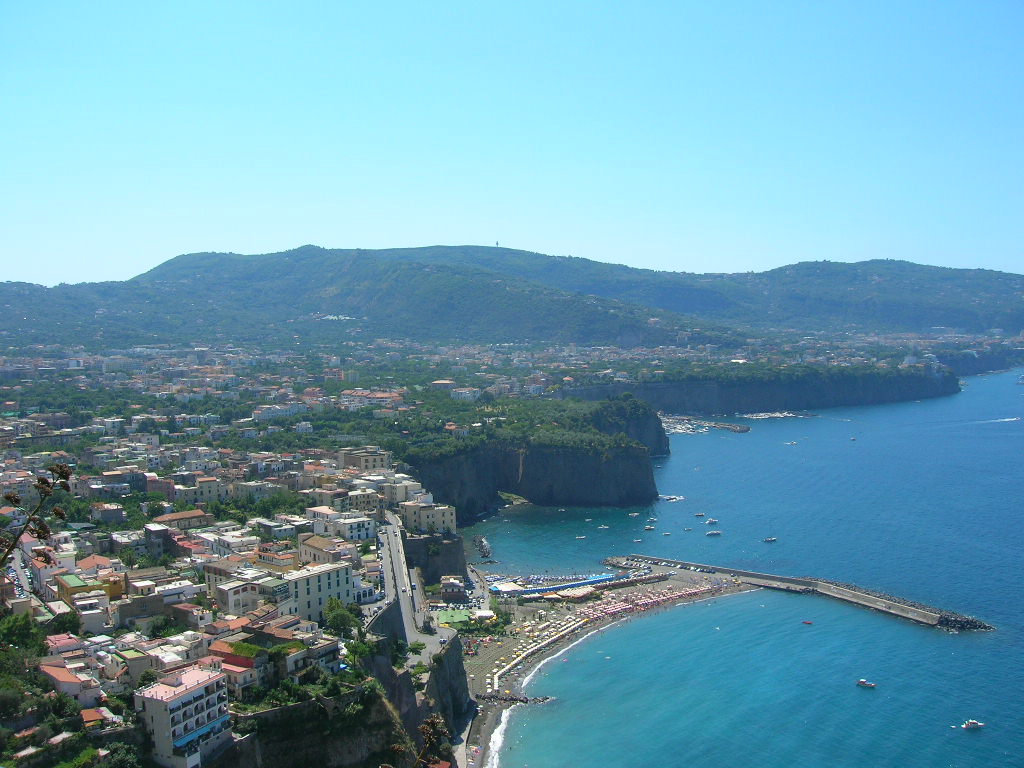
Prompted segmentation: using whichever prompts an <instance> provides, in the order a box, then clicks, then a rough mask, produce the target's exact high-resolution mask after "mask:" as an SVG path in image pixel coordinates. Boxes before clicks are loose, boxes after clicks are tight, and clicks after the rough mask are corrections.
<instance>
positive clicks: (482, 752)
mask: <svg viewBox="0 0 1024 768" xmlns="http://www.w3.org/2000/svg"><path fill="white" fill-rule="evenodd" d="M651 577H652V578H651V579H650V580H648V581H646V582H641V583H634V584H631V585H629V586H625V587H620V588H617V589H603V590H600V591H599V592H598V593H596V594H595V595H593V596H592V597H591V598H590V599H586V600H580V601H572V600H561V601H553V600H548V599H537V600H531V601H529V602H525V604H523V605H517V604H516V601H514V600H510V601H506V603H505V607H506V609H507V610H510V611H511V612H512V614H513V621H512V623H511V624H509V625H508V626H507V627H506V629H505V632H504V633H503V634H495V635H490V636H487V637H483V638H476V637H464V638H463V646H464V648H465V649H466V655H465V657H464V659H463V661H464V664H465V667H466V674H467V676H468V678H469V688H470V692H471V694H472V695H473V698H474V699H476V701H477V704H478V707H479V708H478V711H477V715H476V717H475V718H474V720H473V722H472V723H471V725H470V726H469V728H468V729H467V731H466V732H464V734H463V738H464V744H465V764H464V766H463V768H465V766H470V767H471V768H482V766H493V765H496V758H497V755H496V754H491V753H492V752H494V751H495V750H497V749H500V741H501V739H502V736H503V734H502V733H500V732H498V731H499V728H500V727H501V725H502V722H503V716H504V713H505V712H506V711H508V710H509V709H511V708H512V707H514V706H543V702H538V701H536V700H534V701H531V702H529V703H525V702H526V700H527V699H528V697H527V696H526V694H525V692H524V690H523V688H524V686H525V685H526V683H527V682H528V681H529V678H530V676H531V675H532V674H533V673H534V672H535V671H536V670H537V669H538V668H539V667H540V666H541V665H542V664H544V663H545V662H546V661H549V660H550V659H552V658H553V657H555V656H557V655H558V654H560V653H562V652H563V651H565V650H566V649H567V648H569V647H570V646H572V645H574V644H575V643H577V642H580V641H582V640H583V639H584V638H586V637H587V636H589V635H591V634H593V633H595V632H599V631H602V630H604V629H607V628H608V627H610V626H613V625H614V624H618V623H620V622H623V621H629V620H632V619H633V618H636V617H639V616H642V615H644V614H645V613H649V612H651V611H655V610H661V609H664V608H670V607H673V606H677V605H681V604H687V603H693V602H697V601H701V600H707V599H710V598H713V597H717V596H720V595H725V594H731V593H736V592H743V591H747V590H750V589H754V587H752V586H750V585H746V584H741V583H740V582H739V581H738V580H736V579H733V578H731V577H729V576H728V575H727V574H724V573H714V574H707V573H701V572H695V571H689V570H684V569H683V570H681V569H676V568H663V567H660V566H653V568H652V570H651ZM506 719H507V718H506ZM496 732H497V736H498V738H497V739H496V738H495V734H496ZM460 751H461V750H460ZM460 765H462V763H460Z"/></svg>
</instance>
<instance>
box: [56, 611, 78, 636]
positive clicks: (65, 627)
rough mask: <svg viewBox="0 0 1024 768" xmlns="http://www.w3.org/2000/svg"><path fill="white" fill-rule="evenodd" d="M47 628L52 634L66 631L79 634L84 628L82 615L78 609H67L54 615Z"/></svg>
mask: <svg viewBox="0 0 1024 768" xmlns="http://www.w3.org/2000/svg"><path fill="white" fill-rule="evenodd" d="M47 629H48V630H49V634H51V635H59V634H61V633H64V632H67V633H68V634H70V635H77V634H78V633H79V632H80V631H81V630H82V617H81V616H79V615H78V613H77V612H76V611H67V612H66V613H62V614H60V615H58V616H56V617H54V619H53V620H52V621H51V622H50V623H49V625H48V626H47Z"/></svg>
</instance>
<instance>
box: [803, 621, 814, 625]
mask: <svg viewBox="0 0 1024 768" xmlns="http://www.w3.org/2000/svg"><path fill="white" fill-rule="evenodd" d="M803 623H804V624H813V623H814V622H813V621H804V622H803Z"/></svg>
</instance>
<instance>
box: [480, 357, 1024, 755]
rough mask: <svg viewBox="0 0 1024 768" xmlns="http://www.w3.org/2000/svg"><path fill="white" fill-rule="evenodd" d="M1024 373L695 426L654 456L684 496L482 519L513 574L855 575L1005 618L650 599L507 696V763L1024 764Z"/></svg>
mask: <svg viewBox="0 0 1024 768" xmlns="http://www.w3.org/2000/svg"><path fill="white" fill-rule="evenodd" d="M1022 373H1024V370H1016V371H1011V372H1006V373H998V374H990V375H985V376H976V377H971V378H969V379H967V380H966V381H965V386H964V389H963V391H962V392H961V393H960V394H957V395H954V396H950V397H943V398H938V399H933V400H922V401H916V402H907V403H898V404H890V405H881V406H863V407H857V408H836V409H828V410H822V411H818V412H816V413H814V414H811V415H806V416H801V417H788V418H770V419H742V418H740V419H735V421H736V423H745V424H748V425H749V426H750V431H749V432H747V433H732V432H726V431H722V430H716V429H712V430H709V431H707V432H705V433H702V434H686V435H673V436H672V437H671V438H670V442H671V451H672V453H671V456H670V457H667V458H664V459H656V460H655V469H654V472H655V478H656V480H657V485H658V490H659V493H661V494H663V495H680V496H684V497H685V498H684V499H683V500H680V501H674V502H673V501H666V500H659V501H657V502H655V503H653V504H651V505H650V506H646V507H639V508H634V509H611V508H599V509H598V508H573V509H568V510H566V511H564V512H562V511H559V510H557V509H551V508H540V507H533V506H521V507H514V508H506V509H504V510H501V511H500V512H499V513H498V514H497V515H496V516H494V517H491V518H489V519H487V520H486V521H484V522H482V523H479V524H477V525H475V526H473V527H472V528H468V529H466V530H465V531H464V533H465V534H466V536H467V540H469V539H470V537H471V536H473V535H477V534H483V535H486V536H487V538H488V540H489V541H490V543H491V545H492V547H493V552H494V554H493V557H494V559H495V560H497V561H498V562H497V563H495V564H492V565H488V566H485V567H486V568H489V569H491V570H493V571H496V572H501V573H507V574H516V575H526V574H563V573H564V574H570V573H571V574H576V573H597V572H602V571H604V570H605V569H604V568H603V567H602V566H601V560H602V559H603V558H604V557H606V556H608V555H621V554H627V553H630V552H637V553H642V554H650V555H656V556H664V557H671V558H679V559H684V560H690V561H697V562H705V563H710V564H716V565H723V566H727V567H728V566H732V567H736V568H744V569H751V570H758V571H765V572H769V573H776V574H783V575H791V576H815V577H819V578H827V579H834V580H839V581H845V582H853V583H856V584H860V585H862V586H865V587H871V588H874V589H878V590H882V591H885V592H888V593H891V594H895V595H899V596H902V597H906V598H910V599H912V600H916V601H920V602H923V603H928V604H930V605H934V606H937V607H940V608H944V609H948V610H952V611H956V612H958V613H963V614H968V615H972V616H976V617H978V618H980V619H982V620H984V621H986V622H988V623H989V624H992V625H994V626H995V627H996V629H995V631H992V632H962V633H949V632H944V631H942V630H937V629H934V628H930V627H926V626H921V625H917V624H914V623H912V622H910V621H907V620H904V619H899V618H895V617H891V616H887V615H883V614H880V613H876V612H873V611H870V610H866V609H863V608H859V607H856V606H852V605H847V604H844V603H840V602H838V601H835V600H831V599H829V598H826V597H821V596H814V595H794V594H785V593H779V592H773V591H770V590H757V591H754V592H748V593H741V594H737V595H731V596H726V597H722V598H717V599H712V600H708V601H705V602H701V603H695V604H691V605H685V606H679V607H675V608H671V609H669V610H665V611H660V612H657V613H653V614H650V615H643V616H636V617H634V618H631V619H629V620H626V621H624V622H622V623H620V624H618V625H614V626H612V627H610V628H608V629H605V630H603V631H600V632H596V633H594V634H592V635H590V636H588V637H586V638H585V639H583V640H581V641H580V642H577V643H576V644H574V645H573V646H572V647H570V648H569V649H568V650H565V651H563V652H562V653H561V654H559V655H558V656H557V657H555V658H553V659H551V660H549V661H547V662H546V663H545V664H544V665H543V666H541V667H540V668H539V669H538V670H537V671H536V672H535V673H534V674H533V675H532V676H531V677H530V679H529V680H528V682H527V691H528V693H529V694H530V695H531V696H551V697H554V699H553V701H550V702H548V703H545V704H539V705H526V706H517V707H514V708H513V709H511V710H509V712H508V713H506V715H505V720H504V722H503V724H502V726H501V727H500V728H499V730H498V732H497V734H496V739H495V742H494V746H496V747H497V749H496V750H495V751H494V752H493V753H492V754H491V755H490V756H489V759H488V764H489V768H498V767H499V766H500V768H526V767H527V766H528V767H529V768H562V767H563V766H565V767H566V768H568V767H570V766H571V767H573V768H578V767H580V766H604V765H628V766H630V767H631V768H647V767H648V766H649V767H650V768H654V767H655V766H658V767H659V768H664V767H665V766H686V767H687V768H744V767H746V766H750V767H751V768H753V767H755V766H756V768H791V767H792V766H811V767H814V766H829V767H832V766H835V767H836V768H839V767H841V766H842V767H845V766H849V767H850V768H864V767H866V766H869V767H871V768H888V767H889V766H891V767H892V768H907V767H908V766H928V767H929V768H931V767H939V766H949V767H955V768H968V767H973V766H1024V385H1020V384H1018V383H1017V381H1018V378H1020V377H1021V374H1022ZM568 481H572V482H578V479H576V478H567V482H568ZM629 512H639V513H640V514H639V515H638V516H636V517H630V516H629V514H628V513H629ZM696 512H704V513H705V517H703V518H700V517H695V514H694V513H696ZM649 517H656V518H657V521H656V522H652V523H648V518H649ZM707 517H715V518H717V519H718V523H717V524H716V525H715V526H714V527H715V528H717V529H720V530H721V531H722V535H721V536H719V537H707V536H705V535H704V534H705V533H706V531H707V530H708V526H707V525H705V524H704V520H706V519H707ZM648 524H653V525H655V526H656V530H655V531H645V530H644V526H645V525H648ZM601 525H606V526H608V527H607V528H599V527H598V526H601ZM687 528H691V529H692V530H689V531H687V530H686V529H687ZM666 532H667V533H669V534H670V535H669V536H665V535H664V533H666ZM578 536H585V537H586V538H585V539H579V538H577V537H578ZM769 536H774V537H775V538H776V539H777V541H775V542H774V543H767V542H764V541H763V539H764V538H765V537H769ZM634 539H642V541H641V542H639V543H635V542H634ZM806 622H811V623H809V624H808V623H806ZM860 678H867V679H869V680H871V681H873V682H875V683H876V685H877V687H876V688H874V689H865V688H860V687H858V686H857V685H856V681H857V680H858V679H860ZM968 718H973V719H977V720H980V721H982V722H984V723H985V727H984V728H983V729H980V730H964V729H962V728H960V727H959V726H960V724H961V723H963V722H964V721H965V720H967V719H968Z"/></svg>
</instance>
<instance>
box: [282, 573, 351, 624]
mask: <svg viewBox="0 0 1024 768" xmlns="http://www.w3.org/2000/svg"><path fill="white" fill-rule="evenodd" d="M280 578H281V580H282V581H284V582H285V583H286V584H287V585H288V601H287V602H286V603H285V604H283V605H282V606H281V609H282V610H281V613H291V614H295V615H297V616H301V617H302V618H304V619H307V620H308V621H316V622H319V621H321V620H322V616H323V610H324V606H325V605H327V601H328V599H330V598H332V597H336V598H338V599H339V600H341V602H343V603H345V604H346V605H348V604H349V603H354V602H356V599H357V596H358V593H359V592H360V591H361V590H362V584H361V583H360V582H359V579H357V578H354V577H353V576H352V566H351V564H349V563H348V562H340V563H324V564H322V565H310V566H307V567H305V568H300V569H299V570H297V571H291V572H289V573H282V574H281V576H280Z"/></svg>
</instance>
